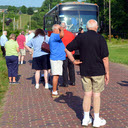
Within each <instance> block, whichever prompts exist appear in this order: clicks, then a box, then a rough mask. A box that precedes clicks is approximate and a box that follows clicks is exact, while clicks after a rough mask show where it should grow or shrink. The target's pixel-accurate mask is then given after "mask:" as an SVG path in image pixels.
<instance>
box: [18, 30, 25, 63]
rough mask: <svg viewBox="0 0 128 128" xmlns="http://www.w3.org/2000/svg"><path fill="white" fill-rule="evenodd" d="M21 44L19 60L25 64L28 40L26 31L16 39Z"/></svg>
mask: <svg viewBox="0 0 128 128" xmlns="http://www.w3.org/2000/svg"><path fill="white" fill-rule="evenodd" d="M16 41H17V42H18V44H19V49H20V52H19V56H18V60H19V62H18V63H19V64H23V62H24V56H25V55H26V51H25V47H24V45H25V42H26V39H25V36H24V31H22V32H21V35H19V36H18V37H17V40H16Z"/></svg>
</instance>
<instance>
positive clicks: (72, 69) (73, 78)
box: [68, 59, 75, 86]
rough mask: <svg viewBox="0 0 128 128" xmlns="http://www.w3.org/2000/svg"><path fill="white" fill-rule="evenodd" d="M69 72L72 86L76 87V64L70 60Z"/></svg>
mask: <svg viewBox="0 0 128 128" xmlns="http://www.w3.org/2000/svg"><path fill="white" fill-rule="evenodd" d="M68 70H69V78H70V84H71V85H73V86H74V85H75V69H74V64H73V63H72V62H71V61H70V60H69V59H68Z"/></svg>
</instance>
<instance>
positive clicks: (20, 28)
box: [19, 11, 22, 29]
mask: <svg viewBox="0 0 128 128" xmlns="http://www.w3.org/2000/svg"><path fill="white" fill-rule="evenodd" d="M21 14H22V12H21V11H19V15H20V29H21Z"/></svg>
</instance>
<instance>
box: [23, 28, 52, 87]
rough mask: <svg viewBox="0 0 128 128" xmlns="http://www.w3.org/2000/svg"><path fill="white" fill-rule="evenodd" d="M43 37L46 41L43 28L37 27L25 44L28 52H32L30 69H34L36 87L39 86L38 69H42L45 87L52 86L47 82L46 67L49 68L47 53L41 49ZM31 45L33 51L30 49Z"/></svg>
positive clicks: (47, 39)
mask: <svg viewBox="0 0 128 128" xmlns="http://www.w3.org/2000/svg"><path fill="white" fill-rule="evenodd" d="M44 37H45V38H46V39H45V42H47V43H48V41H49V38H47V37H46V36H45V32H44V30H42V29H37V30H36V31H35V36H34V37H33V38H32V39H31V40H30V41H29V42H28V43H27V44H26V46H25V47H26V48H27V49H28V50H29V51H30V52H33V61H32V69H35V70H36V73H35V81H36V86H35V88H36V89H38V88H39V79H40V70H44V80H45V88H46V89H48V88H52V86H51V85H50V84H48V69H51V66H50V59H49V54H48V53H46V52H44V51H43V50H41V45H42V43H43V41H44ZM32 47H33V51H32V49H31V48H32Z"/></svg>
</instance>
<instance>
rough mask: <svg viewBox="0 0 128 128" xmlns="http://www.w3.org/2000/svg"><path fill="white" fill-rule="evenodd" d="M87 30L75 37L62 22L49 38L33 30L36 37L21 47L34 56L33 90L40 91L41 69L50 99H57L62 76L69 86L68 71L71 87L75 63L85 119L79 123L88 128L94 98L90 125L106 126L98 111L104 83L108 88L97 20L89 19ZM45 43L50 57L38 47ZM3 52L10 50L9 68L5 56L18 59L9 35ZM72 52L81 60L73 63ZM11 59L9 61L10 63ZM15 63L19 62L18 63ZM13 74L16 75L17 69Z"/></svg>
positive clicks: (105, 52)
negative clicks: (78, 73)
mask: <svg viewBox="0 0 128 128" xmlns="http://www.w3.org/2000/svg"><path fill="white" fill-rule="evenodd" d="M87 29H88V31H87V32H86V33H81V34H79V35H78V36H76V37H74V36H73V34H72V33H71V32H69V31H67V30H66V24H65V23H61V25H59V24H54V25H53V27H52V30H53V33H52V34H51V36H50V38H49V37H48V36H46V33H45V31H44V30H42V29H37V30H36V31H35V36H34V37H33V38H32V39H31V40H29V41H28V42H27V43H26V44H24V47H25V48H27V49H28V50H29V51H30V53H33V61H32V69H35V70H36V73H35V80H36V85H35V87H36V89H38V88H39V80H40V71H41V70H43V71H44V79H45V88H46V89H48V88H53V89H52V92H51V96H52V97H54V98H57V97H59V93H58V90H57V85H58V79H59V76H61V75H63V86H64V87H67V86H68V84H69V83H68V71H67V69H68V70H69V78H70V84H71V85H73V86H74V85H75V71H74V64H77V65H80V75H81V81H82V86H83V90H84V100H83V110H84V117H83V120H82V125H83V126H88V125H89V124H90V123H92V117H91V116H90V107H91V98H93V107H94V121H93V126H94V127H100V126H103V125H105V124H106V120H105V119H102V118H100V116H99V112H100V101H101V100H100V96H101V92H102V91H103V90H104V84H106V85H107V84H108V82H109V60H108V55H109V52H108V47H107V43H106V41H105V39H104V38H103V37H102V36H101V35H100V34H97V30H98V23H97V21H95V20H89V21H88V22H87ZM44 40H45V42H47V43H48V44H49V46H50V54H48V53H46V52H44V51H42V50H41V45H42V42H43V41H44ZM12 44H13V45H12ZM10 48H13V49H14V51H15V54H14V53H13V54H12V53H11V54H10V50H9V49H10ZM5 49H6V52H7V51H9V53H8V52H7V55H6V62H7V66H8V64H9V63H8V60H9V59H10V58H9V59H8V56H11V57H12V56H13V57H12V58H13V59H14V56H16V57H15V60H18V59H17V53H16V51H17V52H19V51H20V49H19V48H18V44H17V42H16V41H14V35H11V36H10V40H9V41H8V42H7V43H5ZM32 49H33V50H32ZM74 50H79V53H80V60H75V58H74V56H73V54H74ZM66 54H67V56H66ZM12 58H11V60H13V59H12ZM15 63H18V61H17V62H15ZM10 69H11V68H10ZM10 69H9V66H8V73H9V71H10V72H11V70H10ZM16 69H17V68H16ZM50 69H51V74H52V76H53V80H52V85H50V84H49V83H48V72H49V70H50ZM12 72H13V71H12ZM15 72H16V73H17V70H16V71H15ZM13 73H14V72H13ZM16 73H15V74H16ZM10 79H11V78H10V75H9V81H10ZM10 82H11V81H10ZM14 82H15V79H14Z"/></svg>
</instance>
